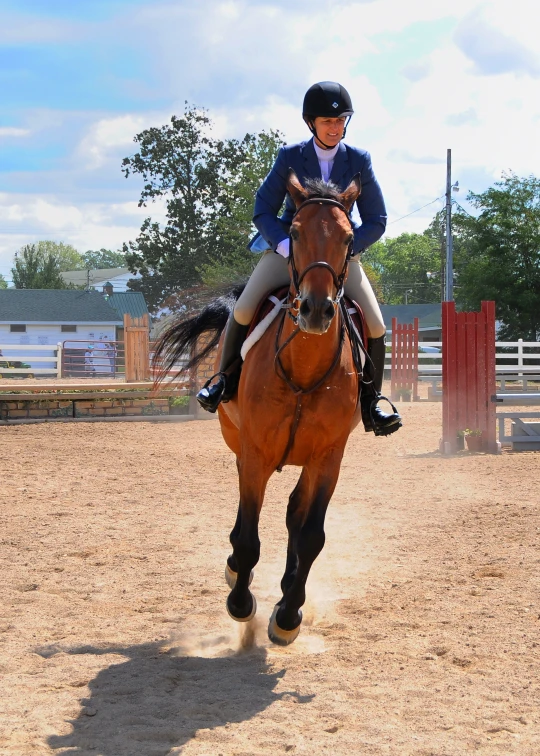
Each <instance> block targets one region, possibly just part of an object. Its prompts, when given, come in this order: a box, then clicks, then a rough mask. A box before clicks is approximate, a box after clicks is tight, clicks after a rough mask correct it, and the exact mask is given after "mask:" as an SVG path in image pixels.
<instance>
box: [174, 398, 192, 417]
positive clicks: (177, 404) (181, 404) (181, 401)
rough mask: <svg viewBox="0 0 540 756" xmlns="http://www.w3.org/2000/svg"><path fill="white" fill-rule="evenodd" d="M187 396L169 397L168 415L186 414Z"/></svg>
mask: <svg viewBox="0 0 540 756" xmlns="http://www.w3.org/2000/svg"><path fill="white" fill-rule="evenodd" d="M188 414H189V396H175V397H170V399H169V415H188Z"/></svg>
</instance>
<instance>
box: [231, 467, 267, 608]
mask: <svg viewBox="0 0 540 756" xmlns="http://www.w3.org/2000/svg"><path fill="white" fill-rule="evenodd" d="M257 462H258V460H257V459H256V458H254V457H253V455H252V454H250V455H249V457H248V458H247V459H246V460H242V459H240V460H239V461H238V474H239V483H240V505H239V507H238V515H237V517H236V523H235V525H234V528H233V529H232V531H231V535H230V541H231V545H232V547H233V552H232V554H231V556H230V557H229V558H228V560H227V568H226V575H227V582H228V583H229V585H231V586H232V590H231V592H230V594H229V596H228V598H227V611H228V612H229V615H230V616H231V617H232V618H233V619H234V620H237V621H238V622H247V621H248V620H250V619H251V618H252V617H253V616H254V615H255V612H256V610H257V604H256V601H255V597H254V596H253V594H252V593H251V591H250V590H249V585H250V583H251V580H252V578H253V568H254V567H255V565H256V564H257V562H258V561H259V556H260V548H261V544H260V541H259V515H260V512H261V507H262V503H263V499H264V492H265V490H266V484H267V482H268V479H269V477H270V475H271V468H270V469H265V468H261V465H260V464H257Z"/></svg>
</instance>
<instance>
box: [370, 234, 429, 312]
mask: <svg viewBox="0 0 540 756" xmlns="http://www.w3.org/2000/svg"><path fill="white" fill-rule="evenodd" d="M362 258H363V262H364V263H365V264H366V265H369V266H371V268H372V271H373V273H374V276H376V277H377V281H378V285H379V287H380V291H381V293H382V294H381V301H383V302H384V303H385V304H394V305H395V304H405V302H407V303H409V304H413V303H414V304H426V303H431V302H440V301H441V288H440V287H441V283H440V276H439V277H437V276H436V277H435V278H428V275H427V274H428V272H429V273H433V272H435V273H439V272H440V267H441V250H440V245H439V243H438V242H437V240H436V238H434V236H433V233H432V232H431V231H430V230H429V229H428V230H427V231H425V232H424V233H423V234H407V233H405V234H400V235H399V236H397V237H396V238H393V239H384V240H383V241H378V242H376V243H375V244H373V245H372V246H371V247H369V248H368V249H367V250H366V252H365V253H364V254H363V256H362ZM370 280H371V279H370Z"/></svg>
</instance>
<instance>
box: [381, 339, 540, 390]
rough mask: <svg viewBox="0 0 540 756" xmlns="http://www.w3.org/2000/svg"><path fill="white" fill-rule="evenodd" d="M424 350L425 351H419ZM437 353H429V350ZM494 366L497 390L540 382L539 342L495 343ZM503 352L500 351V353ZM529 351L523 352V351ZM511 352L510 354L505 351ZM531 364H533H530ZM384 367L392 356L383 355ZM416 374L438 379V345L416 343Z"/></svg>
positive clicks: (389, 366) (519, 340)
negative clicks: (513, 384) (508, 384)
mask: <svg viewBox="0 0 540 756" xmlns="http://www.w3.org/2000/svg"><path fill="white" fill-rule="evenodd" d="M425 348H427V349H428V350H429V351H427V352H423V351H422V349H425ZM432 349H433V350H437V349H438V350H439V351H438V352H436V351H431V350H432ZM495 349H496V352H495V364H496V374H497V380H498V381H500V383H501V390H502V391H504V390H505V383H506V381H519V382H520V383H522V384H523V387H524V389H526V388H527V381H528V380H536V381H540V342H538V341H523V339H518V341H496V342H495ZM503 349H504V350H505V351H502V350H503ZM526 349H527V350H531V351H525V350H526ZM507 350H511V351H507ZM531 362H533V363H536V364H531ZM385 367H386V368H387V369H388V370H390V369H391V367H392V355H391V353H390V352H387V354H386V364H385ZM418 374H419V377H420V378H423V379H425V380H429V379H432V380H433V381H435V380H436V379H437V378H442V342H441V341H422V342H420V344H419V354H418Z"/></svg>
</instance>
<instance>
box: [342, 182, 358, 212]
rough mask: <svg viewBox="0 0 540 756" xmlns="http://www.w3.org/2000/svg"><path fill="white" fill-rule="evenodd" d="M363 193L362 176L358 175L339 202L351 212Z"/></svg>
mask: <svg viewBox="0 0 540 756" xmlns="http://www.w3.org/2000/svg"><path fill="white" fill-rule="evenodd" d="M361 191H362V183H361V181H360V174H359V173H357V174H356V176H353V178H352V181H351V183H350V184H349V186H348V187H347V188H346V189H345V191H344V192H343V194H342V195H341V197H340V198H339V201H340V202H341V204H342V205H343V206H344V207H345V209H346V210H347V212H350V210H351V207H352V206H353V205H354V203H355V202H356V200H357V199H358V197H359V196H360V192H361Z"/></svg>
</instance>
